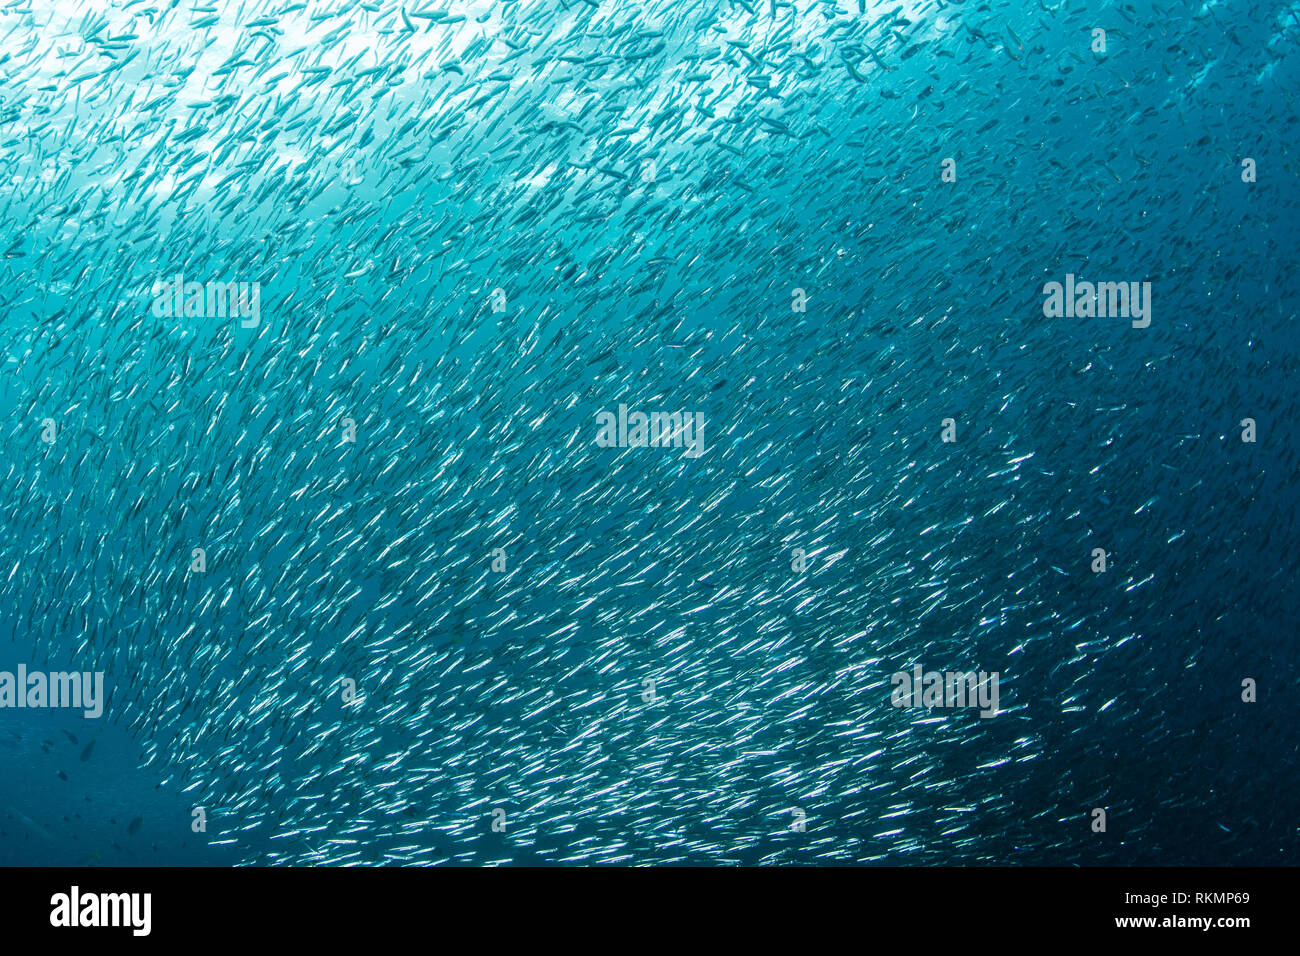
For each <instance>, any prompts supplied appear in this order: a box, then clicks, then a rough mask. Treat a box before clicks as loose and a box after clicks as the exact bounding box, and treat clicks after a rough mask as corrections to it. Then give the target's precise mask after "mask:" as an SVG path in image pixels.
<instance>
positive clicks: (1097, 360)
mask: <svg viewBox="0 0 1300 956" xmlns="http://www.w3.org/2000/svg"><path fill="white" fill-rule="evenodd" d="M1098 29H1100V30H1104V31H1105V36H1104V38H1103V37H1101V36H1100V35H1099V34H1096V33H1095V32H1094V31H1095V30H1098ZM1297 36H1300V7H1298V6H1297V5H1295V4H1283V3H1243V2H1231V0H1222V2H1211V3H1207V4H1204V5H1199V4H1191V5H1181V4H1172V5H1157V4H1152V3H1147V2H1131V3H1122V4H1083V3H1065V2H1056V3H1048V2H1045V0H1044V2H1035V3H1028V4H992V3H975V2H965V3H939V2H937V0H936V2H916V3H911V2H907V3H898V2H893V3H885V4H876V3H871V2H865V3H861V4H859V3H857V2H856V0H850V2H839V3H832V2H820V0H819V2H805V0H797V2H795V3H789V2H784V0H782V2H778V3H775V4H773V3H767V2H763V3H755V4H748V3H740V2H734V3H733V2H720V3H690V4H675V3H674V4H668V3H657V4H648V5H647V4H637V5H628V4H619V3H613V2H610V0H581V2H574V3H564V2H559V0H546V2H529V0H518V2H512V3H499V2H474V3H458V2H454V0H453V2H451V3H448V4H445V5H443V6H438V7H435V6H433V5H432V4H430V5H428V6H426V7H418V6H416V5H415V4H414V3H410V4H405V5H404V4H402V3H394V2H390V0H384V2H379V3H370V4H358V5H354V4H342V3H321V2H310V3H305V4H304V3H294V4H290V3H266V2H248V3H242V4H235V3H227V2H224V0H221V2H214V3H212V4H209V5H202V4H193V3H189V2H176V3H170V4H167V3H151V2H150V0H142V2H134V3H126V4H113V5H109V4H105V3H88V4H75V3H74V4H63V3H60V4H57V5H55V4H52V3H49V2H39V0H16V2H11V3H8V4H7V5H5V6H4V7H3V8H0V118H2V121H0V208H2V209H3V221H4V223H5V226H6V229H5V234H4V236H3V238H2V239H0V247H2V249H0V252H3V256H2V257H0V304H3V310H2V311H0V316H2V317H0V357H2V359H0V361H2V362H3V365H2V368H0V403H2V404H3V410H4V418H3V421H4V422H5V423H6V431H5V449H6V475H5V481H4V488H5V491H4V495H3V498H2V499H0V509H2V511H3V528H4V532H5V533H4V535H3V539H2V540H0V672H4V671H8V672H13V671H15V669H16V668H17V666H18V665H19V664H24V665H26V667H27V668H28V669H29V670H32V671H37V670H39V671H47V672H63V671H68V672H77V673H81V672H87V673H94V672H102V673H103V675H104V682H105V687H106V695H107V697H106V702H105V708H104V713H103V715H102V716H101V717H99V718H87V717H85V716H84V715H83V713H82V712H81V711H80V710H76V709H73V708H51V707H36V708H29V707H24V708H21V709H20V708H17V707H8V706H0V761H3V765H4V768H5V770H6V773H4V774H3V775H0V863H5V864H23V863H26V864H66V863H73V864H85V865H91V866H95V865H110V864H128V865H129V864H142V865H151V864H167V865H175V864H207V863H215V864H223V865H224V864H246V865H248V864H253V865H261V864H296V865H305V864H315V863H328V864H355V863H367V864H369V863H399V862H414V863H472V864H488V863H516V864H566V863H567V864H572V863H697V864H701V863H760V862H763V863H770V862H780V863H823V864H826V863H903V864H907V863H917V864H935V863H998V864H1006V863H1040V864H1044V863H1045V864H1073V863H1078V864H1119V865H1127V864H1202V865H1204V864H1209V865H1215V864H1229V863H1235V864H1241V863H1252V864H1254V863H1270V862H1273V863H1287V862H1291V861H1292V860H1293V858H1294V851H1295V849H1296V843H1297V827H1296V823H1295V817H1296V813H1295V811H1296V809H1297V808H1296V806H1295V799H1294V797H1292V796H1291V795H1290V792H1289V790H1288V788H1287V787H1286V785H1285V784H1286V779H1287V778H1286V776H1285V775H1286V773H1287V768H1289V767H1290V766H1291V764H1292V763H1293V761H1294V758H1295V756H1296V754H1297V741H1298V739H1297V735H1296V732H1295V730H1294V720H1293V719H1292V714H1291V712H1290V709H1289V707H1288V704H1287V701H1288V694H1289V688H1291V687H1294V685H1295V680H1296V678H1297V674H1296V664H1295V659H1296V658H1295V653H1294V639H1295V633H1296V623H1297V610H1296V602H1295V598H1294V597H1293V596H1292V594H1291V593H1290V591H1291V587H1290V586H1291V578H1292V576H1293V572H1294V566H1295V557H1294V555H1295V554H1296V553H1297V543H1298V542H1297V537H1298V529H1297V526H1296V520H1295V511H1294V505H1295V476H1296V473H1297V467H1296V464H1297V455H1296V437H1297V431H1296V427H1295V421H1296V416H1297V413H1298V410H1297V408H1296V398H1295V383H1296V381H1297V377H1296V372H1297V358H1296V343H1297V337H1296V332H1295V328H1294V323H1295V320H1296V314H1297V301H1298V300H1297V288H1296V280H1295V270H1294V268H1293V266H1294V262H1295V253H1296V249H1297V242H1296V240H1297V227H1296V223H1297V221H1300V217H1298V213H1300V200H1298V194H1297V190H1296V185H1295V184H1296V175H1297V166H1296V163H1297V158H1296V147H1297V143H1298V142H1300V139H1298V138H1297V115H1296V111H1295V102H1294V97H1295V90H1296V89H1297V78H1298V77H1297V73H1298V69H1300V58H1298V57H1297V54H1296V52H1295V41H1296V39H1297ZM1103 39H1104V48H1103V46H1102V43H1101V41H1102V40H1103ZM177 276H179V277H181V279H182V288H181V290H180V294H179V296H177V295H176V290H175V289H174V288H172V287H171V286H170V285H165V284H166V283H171V282H173V280H174V277H177ZM1067 277H1073V278H1071V279H1069V280H1068V281H1069V282H1070V283H1071V288H1074V285H1073V284H1074V283H1075V281H1076V280H1077V281H1078V282H1089V283H1094V284H1096V283H1123V284H1124V286H1123V288H1124V290H1125V291H1126V292H1130V293H1132V295H1131V301H1129V302H1127V303H1126V305H1127V307H1128V311H1127V312H1126V311H1122V310H1119V309H1118V306H1119V303H1120V299H1119V287H1118V286H1116V287H1115V288H1114V289H1113V290H1112V294H1113V296H1114V303H1115V305H1116V308H1115V309H1111V308H1110V303H1111V300H1110V299H1108V298H1107V295H1106V294H1103V295H1102V296H1101V297H1100V298H1099V299H1098V300H1097V301H1098V302H1101V303H1103V304H1105V305H1106V308H1107V309H1108V312H1107V314H1102V315H1098V314H1092V315H1087V314H1083V315H1081V314H1079V309H1076V308H1071V309H1070V310H1068V311H1061V312H1057V313H1052V310H1051V309H1050V308H1049V307H1048V299H1049V296H1050V290H1049V288H1048V287H1049V284H1050V283H1061V284H1062V286H1064V285H1065V284H1066V283H1067ZM187 283H195V284H197V285H196V286H193V287H191V286H187V285H186V284H187ZM227 283H235V284H236V286H235V288H234V289H233V290H231V289H228V288H227V286H226V284H227ZM1144 283H1149V285H1143V284H1144ZM241 289H242V296H241V295H238V294H235V293H237V292H240V290H241ZM227 292H230V293H231V297H230V298H227V297H226V293H227ZM1087 298H1088V296H1084V299H1087ZM178 300H179V305H180V307H179V308H176V307H175V306H176V304H177V302H178ZM1139 302H1141V303H1142V308H1141V309H1138V308H1137V306H1138V303H1139ZM1089 304H1091V303H1089ZM1071 305H1079V303H1078V302H1072V303H1071ZM241 306H242V310H241ZM1089 311H1093V312H1097V311H1101V310H1099V309H1091V310H1089ZM1130 313H1132V314H1130ZM620 406H626V410H627V412H628V413H630V414H629V415H624V416H623V418H624V419H625V421H624V422H623V424H622V425H619V426H618V427H616V428H615V429H614V430H613V431H612V432H610V433H608V434H605V435H604V436H603V437H602V433H601V427H602V422H603V421H604V419H602V417H601V416H602V413H605V412H608V413H610V415H611V416H613V420H614V421H616V422H617V421H618V420H619V417H620V411H619V409H620ZM635 413H641V414H644V415H646V416H647V417H646V422H647V423H648V422H650V421H652V419H651V418H650V416H651V415H652V414H655V413H659V414H660V415H663V416H668V417H666V418H663V419H662V421H663V422H668V421H671V416H673V415H678V416H680V420H681V422H682V426H683V427H691V428H693V429H694V430H693V431H692V432H691V433H690V435H691V438H690V439H689V440H685V436H684V435H683V434H681V433H680V432H672V433H671V434H670V433H669V431H664V432H663V435H666V436H668V437H662V436H660V437H661V440H656V441H655V442H654V445H655V446H657V447H650V440H649V439H648V438H647V439H646V447H635V446H636V445H637V439H636V437H635V434H636V433H635V421H634V420H633V419H631V418H630V415H631V414H635ZM1246 419H1250V420H1251V421H1252V422H1253V425H1246V424H1243V423H1244V421H1245V420H1246ZM653 421H656V422H658V421H661V420H660V419H653ZM629 426H630V427H629ZM647 427H648V426H647ZM657 427H658V426H657V425H656V428H657ZM648 434H649V432H647V435H648ZM655 434H656V435H658V434H659V432H658V431H656V432H655ZM1243 436H1248V437H1251V438H1253V439H1254V440H1253V441H1247V440H1243ZM606 439H608V440H606ZM691 442H694V445H693V446H692V445H691ZM690 447H693V448H694V450H695V451H696V452H698V454H694V453H692V454H687V451H688V450H689V449H690ZM1097 549H1100V551H1102V552H1104V556H1105V562H1106V564H1105V570H1100V569H1099V565H1098V563H1097V562H1098V558H1097ZM918 665H919V666H920V667H921V668H922V669H923V672H928V671H935V672H940V673H943V672H967V671H971V672H984V673H986V674H996V675H998V680H999V684H998V690H999V700H998V707H997V708H996V710H997V713H996V714H993V715H990V716H984V717H982V716H980V713H979V711H978V710H976V709H974V708H972V707H961V706H954V707H948V706H934V707H925V706H921V707H915V708H914V707H903V706H895V702H894V700H893V699H892V694H893V690H894V683H893V678H894V675H896V674H911V673H912V672H913V668H914V667H916V666H918ZM1244 681H1250V682H1254V690H1253V696H1254V698H1255V699H1254V700H1245V699H1243V696H1246V697H1250V696H1252V692H1250V691H1248V690H1247V688H1246V687H1245V685H1243V682H1244ZM0 683H2V678H0ZM3 703H4V698H3V687H2V686H0V704H3ZM1099 809H1100V810H1104V811H1105V814H1106V817H1105V819H1106V828H1105V831H1104V832H1098V831H1097V830H1096V829H1095V826H1096V821H1097V819H1098V818H1097V816H1096V814H1095V811H1096V810H1099ZM200 811H201V812H200Z"/></svg>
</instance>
